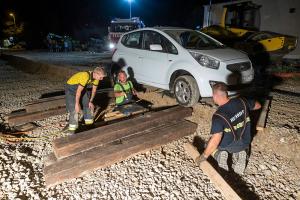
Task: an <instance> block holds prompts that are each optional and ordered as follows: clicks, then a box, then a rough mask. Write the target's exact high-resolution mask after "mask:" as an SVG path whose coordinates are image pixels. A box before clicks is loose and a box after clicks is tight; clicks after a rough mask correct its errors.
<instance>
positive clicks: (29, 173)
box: [0, 52, 300, 200]
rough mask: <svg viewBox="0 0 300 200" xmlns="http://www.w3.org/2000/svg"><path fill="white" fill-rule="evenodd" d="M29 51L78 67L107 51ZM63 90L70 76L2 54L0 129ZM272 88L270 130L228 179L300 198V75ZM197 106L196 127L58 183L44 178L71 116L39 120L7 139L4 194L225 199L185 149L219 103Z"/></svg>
mask: <svg viewBox="0 0 300 200" xmlns="http://www.w3.org/2000/svg"><path fill="white" fill-rule="evenodd" d="M18 54H19V55H20V54H21V53H18ZM22 55H23V56H24V55H26V58H27V59H32V60H35V61H38V62H43V63H48V62H49V63H52V64H53V63H54V64H55V65H59V66H61V67H62V68H67V67H70V66H73V67H74V66H75V67H76V70H78V66H81V64H82V65H84V66H88V65H89V64H87V63H88V62H85V61H88V60H93V61H92V63H98V62H101V60H99V57H98V59H97V56H99V55H95V57H94V54H91V55H90V54H89V53H85V52H81V53H78V52H77V53H71V54H68V53H42V52H33V53H28V52H26V53H24V52H23V53H22ZM80 56H82V58H83V59H79V57H80ZM41 59H43V60H41ZM105 59H106V58H105ZM66 60H69V62H67V63H65V62H66ZM61 63H65V64H61ZM78 63H81V64H78ZM83 63H85V64H83ZM72 64H74V65H72ZM28 67H30V66H28ZM79 70H80V68H79ZM63 89H64V79H63V78H62V77H56V76H51V77H50V78H49V75H48V74H44V73H26V72H23V71H21V69H20V68H15V67H14V66H11V65H9V64H8V63H7V62H6V61H4V60H3V59H2V60H0V132H2V133H5V131H6V128H7V127H6V126H5V124H4V118H5V116H6V115H7V114H8V113H10V112H12V111H15V110H18V109H22V108H24V105H25V104H26V103H29V102H31V101H32V100H36V99H38V98H40V97H41V95H42V94H45V93H49V92H52V91H58V90H63ZM268 95H269V96H272V98H273V99H272V103H271V108H270V112H269V114H268V118H267V124H266V129H265V130H264V131H262V132H258V133H257V134H256V136H255V137H254V139H253V142H252V146H251V155H250V158H249V163H248V166H247V169H246V171H245V174H244V175H243V176H238V175H235V174H233V173H228V174H224V178H225V180H227V181H228V182H229V184H230V185H231V186H232V188H233V189H234V190H235V191H236V192H237V193H238V194H239V195H240V196H241V197H242V199H300V193H299V191H300V158H299V152H300V97H299V96H300V80H299V79H289V80H283V81H281V82H280V84H278V85H276V88H274V89H273V90H272V91H271V92H270V93H269V94H268ZM138 96H139V97H140V98H142V99H146V100H147V101H150V102H151V103H153V105H154V106H156V107H160V106H170V105H175V104H176V101H175V99H173V98H171V97H168V96H166V95H164V96H163V95H162V93H161V91H152V92H145V93H144V92H139V93H138ZM193 109H194V112H193V115H192V117H190V118H189V120H191V121H192V122H195V123H197V124H198V128H197V131H196V132H195V133H194V134H192V135H190V136H188V137H184V138H182V139H180V140H178V141H174V142H172V143H170V144H168V145H164V146H162V147H161V148H159V149H155V150H151V151H150V152H147V153H143V154H140V155H137V156H135V157H133V158H130V159H127V160H125V161H122V162H120V163H117V164H114V165H112V166H110V167H106V168H104V169H99V170H96V171H93V172H91V173H89V174H86V175H85V176H83V177H80V178H76V179H74V180H72V181H69V182H65V183H62V184H59V185H56V186H54V187H51V188H46V187H45V185H44V176H43V166H44V164H43V162H44V159H45V157H46V156H47V155H48V154H50V153H52V151H53V150H52V143H51V142H52V141H53V140H54V139H55V138H58V137H63V136H66V133H62V132H61V130H62V129H63V127H64V126H65V125H66V123H67V122H66V117H67V115H66V114H65V115H59V116H53V117H50V118H47V119H44V120H40V121H36V122H35V123H36V124H37V125H38V126H39V127H38V128H36V129H34V130H33V131H32V133H31V134H29V135H28V136H27V138H24V140H23V141H22V142H19V143H15V144H11V143H7V142H6V141H5V140H3V139H0V199H134V200H136V199H223V197H222V195H221V194H220V192H219V191H218V190H217V189H216V188H215V187H214V185H213V184H212V183H211V181H210V179H209V178H208V177H207V176H206V175H204V173H203V172H202V171H201V170H200V168H199V167H198V166H196V165H195V163H194V162H193V160H192V159H191V158H190V157H189V156H188V155H187V154H186V153H185V151H184V149H183V144H184V143H186V142H192V141H193V139H194V137H197V138H199V139H200V140H203V141H207V140H208V139H209V137H210V125H211V116H212V113H213V112H214V111H215V109H216V107H215V106H211V105H208V104H205V103H198V104H197V105H195V106H194V107H193ZM1 137H2V136H1ZM74 164H76V163H74Z"/></svg>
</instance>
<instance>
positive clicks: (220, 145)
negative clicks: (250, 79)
mask: <svg viewBox="0 0 300 200" xmlns="http://www.w3.org/2000/svg"><path fill="white" fill-rule="evenodd" d="M212 90H213V100H214V102H215V103H216V104H217V105H218V106H219V108H218V109H217V111H216V112H215V113H214V114H213V117H212V127H211V134H212V136H211V138H210V140H209V142H208V144H207V147H206V149H205V150H204V153H203V154H202V155H201V156H200V158H199V162H201V161H204V160H206V159H207V158H208V157H209V156H210V155H212V157H213V158H214V159H215V160H216V161H217V162H218V165H219V167H221V168H223V169H225V170H229V167H228V161H227V159H228V155H229V154H231V155H232V169H233V170H234V172H235V173H237V174H243V173H244V170H245V168H246V164H247V158H248V149H249V147H250V143H251V139H252V138H251V130H250V129H251V124H250V117H249V111H250V110H257V109H260V108H261V105H260V103H258V102H257V101H254V100H251V99H246V98H233V99H229V98H228V92H227V87H226V85H225V84H224V83H217V84H215V85H214V86H213V88H212Z"/></svg>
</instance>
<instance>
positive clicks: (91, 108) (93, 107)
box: [89, 102, 95, 112]
mask: <svg viewBox="0 0 300 200" xmlns="http://www.w3.org/2000/svg"><path fill="white" fill-rule="evenodd" d="M89 109H90V110H91V111H92V112H94V109H95V106H94V104H93V103H92V102H89Z"/></svg>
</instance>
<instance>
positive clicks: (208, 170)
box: [184, 143, 241, 200]
mask: <svg viewBox="0 0 300 200" xmlns="http://www.w3.org/2000/svg"><path fill="white" fill-rule="evenodd" d="M184 149H185V151H186V152H187V154H189V155H190V156H191V157H192V159H193V160H194V161H195V160H196V159H197V158H199V157H200V154H199V152H198V150H197V149H196V147H194V146H193V145H192V144H190V143H186V144H185V145H184ZM199 166H200V169H201V170H202V171H203V173H204V174H206V175H207V176H208V178H209V179H210V180H211V181H212V183H213V184H214V185H215V187H216V188H217V189H218V190H219V191H220V192H221V194H222V195H223V197H224V198H225V199H227V200H241V198H240V197H239V196H238V195H237V193H236V192H235V191H234V190H233V189H232V188H231V187H230V186H229V185H228V183H227V182H226V181H225V180H224V179H223V177H222V176H221V175H220V174H219V173H218V172H217V171H216V170H215V169H214V168H213V167H212V166H211V165H210V164H209V162H207V161H204V162H201V163H200V165H199Z"/></svg>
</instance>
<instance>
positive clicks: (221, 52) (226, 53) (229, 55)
mask: <svg viewBox="0 0 300 200" xmlns="http://www.w3.org/2000/svg"><path fill="white" fill-rule="evenodd" d="M192 51H193V52H199V53H201V54H204V55H207V56H210V57H213V58H215V59H217V60H220V61H228V60H236V59H241V58H248V56H247V54H245V53H242V52H240V51H238V50H235V49H231V48H221V49H210V50H192Z"/></svg>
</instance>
